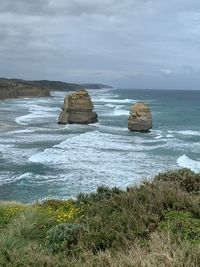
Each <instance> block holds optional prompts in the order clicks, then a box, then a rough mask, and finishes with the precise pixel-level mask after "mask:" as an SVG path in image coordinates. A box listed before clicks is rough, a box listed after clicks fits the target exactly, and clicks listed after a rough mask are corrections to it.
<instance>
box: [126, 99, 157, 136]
mask: <svg viewBox="0 0 200 267" xmlns="http://www.w3.org/2000/svg"><path fill="white" fill-rule="evenodd" d="M151 128H152V116H151V110H150V107H149V105H147V104H146V103H144V102H137V103H136V104H135V105H133V106H132V107H131V110H130V116H129V118H128V129H129V130H130V131H135V132H149V130H150V129H151Z"/></svg>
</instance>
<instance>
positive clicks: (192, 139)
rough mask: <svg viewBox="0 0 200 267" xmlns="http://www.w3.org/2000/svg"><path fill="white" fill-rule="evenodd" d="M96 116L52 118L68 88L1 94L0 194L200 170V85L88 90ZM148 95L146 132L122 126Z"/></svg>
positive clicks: (62, 193)
mask: <svg viewBox="0 0 200 267" xmlns="http://www.w3.org/2000/svg"><path fill="white" fill-rule="evenodd" d="M88 91H89V93H90V95H91V97H92V100H93V103H94V107H95V111H96V112H97V113H98V116H99V122H98V123H97V124H91V125H76V124H73V125H58V124H57V122H56V121H57V118H58V115H59V113H60V110H61V109H60V108H61V106H62V105H63V100H64V96H65V95H66V92H58V91H53V92H52V97H48V98H26V99H7V100H4V101H0V121H1V123H5V124H9V125H11V127H10V128H5V129H3V130H0V200H17V201H23V202H32V201H36V200H40V199H46V198H70V197H76V195H77V194H78V193H80V192H92V191H94V190H95V189H96V188H97V186H100V185H106V186H109V187H114V186H117V187H120V188H126V187H127V186H130V185H135V184H139V183H140V182H141V181H142V180H144V179H151V178H152V177H153V176H154V175H155V174H158V173H159V172H163V171H166V170H171V169H176V168H180V167H187V168H191V169H192V170H193V171H195V172H200V91H181V90H179V91H178V90H177V91H176V90H171V91H170V90H126V89H120V90H119V89H115V90H110V89H102V90H88ZM141 100H142V101H145V102H147V103H148V104H149V105H150V107H151V110H152V117H153V129H152V130H151V132H150V133H134V132H130V131H128V129H127V119H128V114H129V109H130V107H131V105H132V104H133V103H135V102H137V101H141Z"/></svg>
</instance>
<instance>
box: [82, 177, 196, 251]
mask: <svg viewBox="0 0 200 267" xmlns="http://www.w3.org/2000/svg"><path fill="white" fill-rule="evenodd" d="M166 209H172V210H187V211H190V212H191V213H193V214H197V215H198V214H200V208H199V205H198V204H197V203H196V200H195V201H194V200H193V197H192V196H189V195H188V194H186V193H185V192H183V191H181V190H180V189H179V188H178V187H177V186H172V185H171V184H169V183H167V182H165V183H163V182H161V183H158V184H152V183H145V184H143V185H141V186H140V187H138V188H137V187H132V188H128V190H127V192H123V193H121V194H119V195H114V196H113V197H112V198H110V199H102V200H99V201H98V202H94V203H90V205H89V207H88V211H87V214H86V216H85V217H84V218H82V223H83V224H85V225H86V226H87V231H86V232H85V233H84V234H83V235H82V236H81V237H80V242H81V244H82V246H83V247H84V248H85V249H89V250H92V251H93V252H95V253H96V252H98V251H104V250H107V249H112V250H115V249H117V248H120V247H126V246H127V244H132V243H133V242H134V241H135V240H136V239H139V240H141V242H142V243H146V242H147V241H148V240H149V238H150V234H151V233H152V232H153V231H155V230H156V229H157V227H158V225H159V223H160V222H161V221H162V220H163V219H164V211H165V210H166Z"/></svg>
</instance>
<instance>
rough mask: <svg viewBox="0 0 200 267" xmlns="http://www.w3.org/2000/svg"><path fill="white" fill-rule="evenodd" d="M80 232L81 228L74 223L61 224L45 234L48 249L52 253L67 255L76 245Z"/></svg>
mask: <svg viewBox="0 0 200 267" xmlns="http://www.w3.org/2000/svg"><path fill="white" fill-rule="evenodd" d="M82 231H83V226H82V225H81V224H74V223H62V224H59V225H56V226H54V227H52V228H51V229H50V230H49V231H48V233H47V235H48V236H47V240H48V241H47V244H48V247H49V249H50V250H51V251H52V252H53V253H55V252H62V251H64V252H65V253H66V254H69V253H70V252H71V251H72V250H73V248H74V246H75V245H76V244H77V243H78V239H79V236H80V233H81V232H82Z"/></svg>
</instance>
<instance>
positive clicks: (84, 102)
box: [58, 90, 98, 124]
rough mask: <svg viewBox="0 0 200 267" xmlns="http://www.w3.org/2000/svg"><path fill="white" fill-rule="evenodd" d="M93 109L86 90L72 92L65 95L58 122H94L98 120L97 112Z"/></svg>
mask: <svg viewBox="0 0 200 267" xmlns="http://www.w3.org/2000/svg"><path fill="white" fill-rule="evenodd" d="M93 109H94V106H93V103H92V100H91V97H90V95H89V94H88V92H87V91H86V90H81V91H79V92H76V93H73V94H71V95H69V96H66V97H65V100H64V106H63V108H62V111H61V113H60V116H59V119H58V123H59V124H68V123H80V124H89V123H96V122H98V119H97V114H96V112H94V111H93Z"/></svg>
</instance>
